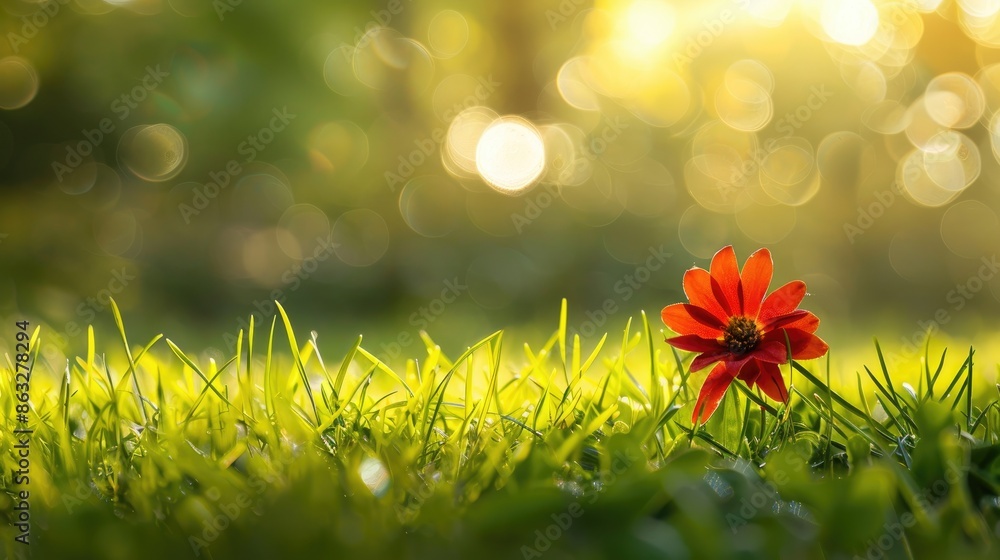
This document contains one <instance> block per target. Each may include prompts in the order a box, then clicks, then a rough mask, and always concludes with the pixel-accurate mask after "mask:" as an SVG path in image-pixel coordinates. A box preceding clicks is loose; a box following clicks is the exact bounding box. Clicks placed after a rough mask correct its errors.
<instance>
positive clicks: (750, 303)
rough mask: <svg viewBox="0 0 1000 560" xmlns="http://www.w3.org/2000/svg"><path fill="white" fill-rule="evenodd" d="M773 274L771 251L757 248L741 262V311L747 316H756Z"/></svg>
mask: <svg viewBox="0 0 1000 560" xmlns="http://www.w3.org/2000/svg"><path fill="white" fill-rule="evenodd" d="M772 274H774V263H773V262H772V261H771V252H770V251H768V250H767V249H758V250H757V251H755V252H754V254H752V255H750V257H749V258H748V259H747V262H745V263H743V272H741V273H740V300H741V301H742V302H743V309H742V312H743V314H744V315H746V316H747V317H753V318H756V317H757V313H758V312H759V311H760V305H761V303H762V302H763V301H764V295H765V294H766V293H767V288H768V286H770V285H771V276H772Z"/></svg>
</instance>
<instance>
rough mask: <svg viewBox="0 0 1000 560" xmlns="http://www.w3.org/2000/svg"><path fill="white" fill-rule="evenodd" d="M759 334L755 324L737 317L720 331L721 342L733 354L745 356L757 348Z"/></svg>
mask: <svg viewBox="0 0 1000 560" xmlns="http://www.w3.org/2000/svg"><path fill="white" fill-rule="evenodd" d="M760 339H761V332H760V329H759V328H757V322H756V321H754V320H753V319H751V318H749V317H744V316H742V315H741V316H739V317H733V318H731V319H729V325H727V326H726V327H725V328H724V329H722V341H723V343H724V344H725V345H726V348H729V351H730V352H732V353H733V354H736V355H740V354H746V353H747V352H749V351H751V350H753V349H754V348H756V347H757V343H758V342H760Z"/></svg>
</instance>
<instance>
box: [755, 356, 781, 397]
mask: <svg viewBox="0 0 1000 560" xmlns="http://www.w3.org/2000/svg"><path fill="white" fill-rule="evenodd" d="M756 384H757V386H758V387H760V390H761V391H763V392H764V394H765V395H767V396H769V397H771V399H773V400H776V401H778V402H788V389H786V388H785V380H784V379H783V378H782V377H781V369H779V368H778V365H777V364H769V363H767V362H761V364H760V375H758V376H757V380H756Z"/></svg>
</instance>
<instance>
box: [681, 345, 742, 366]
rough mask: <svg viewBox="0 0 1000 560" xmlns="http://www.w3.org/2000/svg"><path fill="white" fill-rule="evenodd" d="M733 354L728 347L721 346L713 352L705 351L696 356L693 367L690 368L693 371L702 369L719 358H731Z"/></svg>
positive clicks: (692, 363)
mask: <svg viewBox="0 0 1000 560" xmlns="http://www.w3.org/2000/svg"><path fill="white" fill-rule="evenodd" d="M731 356H732V354H731V353H730V352H729V350H728V349H726V348H720V349H718V350H715V351H712V352H705V353H703V354H699V355H698V356H695V358H694V359H693V360H691V367H690V368H688V369H690V370H691V371H701V370H703V369H705V368H706V367H707V366H710V365H712V364H714V363H715V362H718V361H719V360H725V359H726V358H730V359H731Z"/></svg>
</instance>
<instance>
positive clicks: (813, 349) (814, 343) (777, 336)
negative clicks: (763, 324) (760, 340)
mask: <svg viewBox="0 0 1000 560" xmlns="http://www.w3.org/2000/svg"><path fill="white" fill-rule="evenodd" d="M785 333H788V341H789V342H790V343H791V345H792V358H795V359H796V360H811V359H813V358H819V357H820V356H822V355H824V354H826V352H827V350H829V349H830V347H829V346H828V345H827V344H826V342H823V339H822V338H820V337H818V336H816V335H815V334H813V333H811V332H808V331H803V330H800V329H779V330H776V331H771V332H769V333H767V334H765V335H764V340H765V341H771V340H779V341H784V340H785Z"/></svg>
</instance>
